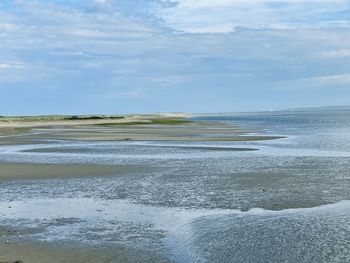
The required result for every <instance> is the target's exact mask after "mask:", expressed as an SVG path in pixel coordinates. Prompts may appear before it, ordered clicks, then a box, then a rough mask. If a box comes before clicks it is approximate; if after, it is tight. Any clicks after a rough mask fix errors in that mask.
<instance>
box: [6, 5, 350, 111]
mask: <svg viewBox="0 0 350 263" xmlns="http://www.w3.org/2000/svg"><path fill="white" fill-rule="evenodd" d="M329 105H350V0H308V1H306V0H30V1H29V0H0V115H38V114H98V113H100V114H119V113H152V112H197V113H199V112H235V111H259V110H277V109H283V108H293V107H316V106H329Z"/></svg>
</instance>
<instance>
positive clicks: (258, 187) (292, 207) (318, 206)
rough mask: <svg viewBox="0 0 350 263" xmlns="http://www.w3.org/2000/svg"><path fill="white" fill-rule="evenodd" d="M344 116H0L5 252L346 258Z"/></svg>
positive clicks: (113, 258) (26, 257) (123, 258)
mask: <svg viewBox="0 0 350 263" xmlns="http://www.w3.org/2000/svg"><path fill="white" fill-rule="evenodd" d="M330 116H331V117H330ZM349 116H350V115H349V114H347V113H346V114H345V113H339V112H336V113H334V112H330V113H324V112H312V113H307V112H306V113H305V112H298V113H288V112H287V113H286V112H281V113H274V114H272V113H256V114H255V115H254V114H247V115H244V116H243V117H242V115H241V114H238V115H228V116H227V115H219V116H202V115H201V116H190V117H183V116H182V117H178V116H169V115H167V116H162V117H161V118H160V117H159V116H156V117H155V116H153V115H152V116H145V115H143V116H142V118H140V117H139V116H138V117H137V119H132V120H130V119H127V117H126V118H124V119H123V124H121V123H120V122H119V121H120V119H108V120H104V119H103V120H101V119H98V120H65V121H63V122H61V121H57V122H56V121H48V122H47V121H45V122H43V121H42V120H40V121H39V122H38V121H33V120H31V121H28V120H26V121H25V123H22V122H23V120H22V121H18V120H17V121H13V122H12V123H11V125H8V126H6V124H4V123H6V121H5V122H2V124H1V125H2V126H1V127H2V128H1V129H2V134H1V137H0V189H1V190H0V194H1V195H0V196H1V199H0V262H11V263H13V262H20V261H22V262H33V263H34V262H39V263H40V262H49V263H50V262H52V263H56V262H58V263H59V262H179V263H185V262H220V263H222V262H234V261H232V259H233V258H235V259H237V260H238V261H239V262H267V260H268V261H269V262H276V263H277V262H280V259H281V258H284V259H286V260H287V259H290V261H288V260H287V262H305V263H306V262H308V263H309V262H324V263H326V262H327V263H328V262H346V260H347V259H348V258H347V256H348V251H349V246H348V243H347V241H346V239H347V236H348V233H349V231H350V229H349V219H350V214H349V212H348V211H349V209H348V207H349V202H348V200H349V199H350V196H349V192H348V187H349V175H348V172H347V171H348V169H349V162H348V159H349V158H350V153H349V152H348V150H347V149H348V148H347V145H348V143H350V142H349V141H348V140H347V139H346V137H344V136H343V134H346V132H347V129H348V126H347V124H346V123H347V122H348V121H349ZM336 118H338V119H336ZM160 119H161V120H160ZM257 119H258V120H259V123H257V122H256V120H257ZM152 120H153V121H152ZM260 120H263V121H264V122H261V121H260ZM310 120H312V122H311V121H310ZM106 121H107V122H106ZM86 122H89V123H86ZM140 122H142V123H140ZM126 123H127V124H126ZM310 123H313V124H312V125H310ZM305 124H307V125H309V126H308V129H306V128H305V127H306V126H305ZM23 125H24V126H25V129H23V128H24V127H23ZM330 127H332V128H331V129H330ZM19 128H20V129H19ZM325 138H332V140H330V139H328V140H325ZM325 141H327V143H326V144H325V143H323V142H325ZM340 142H341V143H340ZM335 168H336V169H335ZM326 236H327V238H325V237H326ZM266 244H268V245H266ZM232 248H234V249H232Z"/></svg>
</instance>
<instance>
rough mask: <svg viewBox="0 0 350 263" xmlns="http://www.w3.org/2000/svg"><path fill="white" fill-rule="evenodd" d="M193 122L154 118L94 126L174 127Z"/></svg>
mask: <svg viewBox="0 0 350 263" xmlns="http://www.w3.org/2000/svg"><path fill="white" fill-rule="evenodd" d="M191 122H193V121H191V120H186V119H179V118H156V119H145V120H142V121H141V120H135V121H128V122H118V123H100V124H96V125H103V126H106V125H147V124H162V125H171V124H173V125H176V124H187V123H191Z"/></svg>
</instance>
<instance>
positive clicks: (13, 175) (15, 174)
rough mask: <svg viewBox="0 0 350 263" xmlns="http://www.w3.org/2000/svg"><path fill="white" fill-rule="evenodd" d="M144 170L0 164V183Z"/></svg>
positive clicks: (89, 166) (124, 166)
mask: <svg viewBox="0 0 350 263" xmlns="http://www.w3.org/2000/svg"><path fill="white" fill-rule="evenodd" d="M144 169H147V168H146V167H145V166H142V165H88V164H37V163H0V181H11V180H30V179H52V178H73V177H83V176H87V177H88V176H108V175H118V174H127V173H132V172H137V171H140V170H144ZM148 169H150V168H148Z"/></svg>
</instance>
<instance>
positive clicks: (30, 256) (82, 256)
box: [0, 243, 171, 263]
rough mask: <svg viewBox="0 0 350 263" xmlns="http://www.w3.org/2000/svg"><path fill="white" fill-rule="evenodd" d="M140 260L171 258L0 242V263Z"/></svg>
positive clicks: (122, 250)
mask: <svg viewBox="0 0 350 263" xmlns="http://www.w3.org/2000/svg"><path fill="white" fill-rule="evenodd" d="M70 262H71V263H107V262H108V263H142V262H160V263H161V262H164V263H167V262H169V263H170V262H171V261H169V260H166V259H163V258H161V257H160V256H157V255H151V254H149V253H147V251H142V250H139V251H137V250H131V249H125V248H122V247H118V246H113V249H112V248H110V249H104V248H81V247H80V248H79V247H73V248H69V247H62V246H58V245H57V246H54V245H48V244H42V243H19V244H6V243H5V244H0V263H70Z"/></svg>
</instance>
